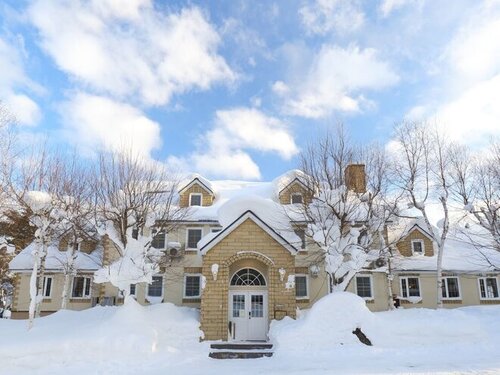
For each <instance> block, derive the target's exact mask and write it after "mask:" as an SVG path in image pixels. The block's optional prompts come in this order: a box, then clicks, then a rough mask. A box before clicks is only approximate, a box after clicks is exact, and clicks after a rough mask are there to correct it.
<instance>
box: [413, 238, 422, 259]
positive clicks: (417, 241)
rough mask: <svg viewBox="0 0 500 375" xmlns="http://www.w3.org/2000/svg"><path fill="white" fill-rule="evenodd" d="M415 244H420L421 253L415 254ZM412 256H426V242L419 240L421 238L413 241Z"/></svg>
mask: <svg viewBox="0 0 500 375" xmlns="http://www.w3.org/2000/svg"><path fill="white" fill-rule="evenodd" d="M414 243H420V245H421V248H422V251H421V252H415V250H414V248H413V244H414ZM411 254H412V255H425V243H424V240H422V239H419V238H418V239H415V240H411Z"/></svg>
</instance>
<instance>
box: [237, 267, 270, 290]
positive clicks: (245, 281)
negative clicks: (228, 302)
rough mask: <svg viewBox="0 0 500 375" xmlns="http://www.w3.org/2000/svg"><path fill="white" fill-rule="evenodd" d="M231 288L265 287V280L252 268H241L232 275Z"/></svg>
mask: <svg viewBox="0 0 500 375" xmlns="http://www.w3.org/2000/svg"><path fill="white" fill-rule="evenodd" d="M231 286H266V279H264V276H262V274H261V273H260V272H259V271H257V270H254V269H253V268H243V269H241V270H239V271H238V272H236V273H235V274H234V275H233V277H232V278H231Z"/></svg>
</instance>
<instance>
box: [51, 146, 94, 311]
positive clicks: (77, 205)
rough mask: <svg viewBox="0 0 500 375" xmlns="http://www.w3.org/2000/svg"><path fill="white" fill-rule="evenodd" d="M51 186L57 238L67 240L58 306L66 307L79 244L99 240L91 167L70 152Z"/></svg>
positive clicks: (74, 273) (78, 254)
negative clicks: (67, 159) (57, 223)
mask: <svg viewBox="0 0 500 375" xmlns="http://www.w3.org/2000/svg"><path fill="white" fill-rule="evenodd" d="M54 182H55V183H56V184H57V185H56V186H54V187H53V190H54V199H55V205H56V207H57V208H58V210H59V213H60V216H61V221H60V223H59V227H60V229H59V231H58V237H59V238H58V239H59V241H62V240H64V242H67V245H68V246H67V250H66V251H67V256H66V257H65V258H64V261H63V264H62V267H63V272H64V285H63V293H62V302H61V308H62V309H66V308H67V304H68V300H69V294H70V290H69V289H70V286H71V280H72V277H73V276H75V275H76V272H77V269H76V264H75V263H76V260H77V258H78V256H80V255H81V254H82V253H81V252H80V248H81V246H80V245H81V244H82V242H83V241H84V240H85V241H90V242H96V241H97V240H98V236H97V230H96V226H95V221H94V218H95V195H94V192H93V189H92V186H91V179H90V168H87V167H85V166H83V165H82V164H81V162H80V160H79V159H78V158H77V157H76V155H73V157H72V158H70V159H69V161H67V162H66V163H64V165H62V166H61V168H60V172H59V178H58V179H57V180H56V181H54Z"/></svg>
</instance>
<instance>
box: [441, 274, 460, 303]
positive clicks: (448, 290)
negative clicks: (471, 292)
mask: <svg viewBox="0 0 500 375" xmlns="http://www.w3.org/2000/svg"><path fill="white" fill-rule="evenodd" d="M441 295H442V296H443V298H444V299H460V286H459V283H458V277H443V283H442V285H441Z"/></svg>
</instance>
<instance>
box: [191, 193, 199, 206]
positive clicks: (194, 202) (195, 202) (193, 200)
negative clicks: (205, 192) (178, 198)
mask: <svg viewBox="0 0 500 375" xmlns="http://www.w3.org/2000/svg"><path fill="white" fill-rule="evenodd" d="M201 199H202V194H201V193H191V194H189V205H190V206H201Z"/></svg>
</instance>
